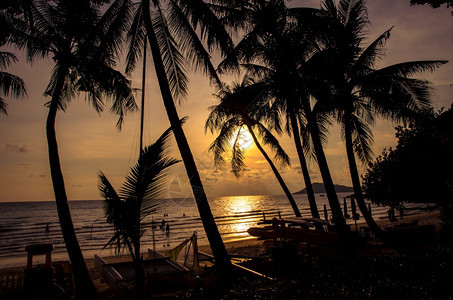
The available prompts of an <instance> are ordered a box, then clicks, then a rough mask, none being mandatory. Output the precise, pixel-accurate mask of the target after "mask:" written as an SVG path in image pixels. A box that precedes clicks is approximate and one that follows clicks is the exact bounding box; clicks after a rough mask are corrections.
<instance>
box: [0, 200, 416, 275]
mask: <svg viewBox="0 0 453 300" xmlns="http://www.w3.org/2000/svg"><path fill="white" fill-rule="evenodd" d="M348 194H350V193H339V194H338V197H339V199H340V201H341V204H342V207H343V200H342V199H343V198H344V197H346V196H347V195H348ZM294 197H295V200H296V202H297V204H298V206H299V209H300V211H301V213H302V216H303V217H311V214H310V210H309V206H308V200H307V197H306V195H303V194H298V195H294ZM316 198H317V203H318V208H319V212H320V214H321V216H323V208H324V204H326V205H327V208H328V213H329V215H330V209H329V205H328V201H327V197H326V196H325V195H323V194H317V195H316ZM347 202H348V211H349V213H350V209H351V208H350V200H349V199H347ZM209 203H210V206H211V210H212V213H213V215H214V218H215V221H216V224H217V226H218V228H219V231H220V233H221V235H222V239H223V241H224V242H228V241H233V240H242V239H249V238H253V237H251V236H250V235H249V234H248V233H247V229H248V228H250V227H252V226H256V224H257V223H258V221H259V220H260V219H262V217H263V213H265V214H266V216H268V217H270V216H276V215H278V212H280V214H281V216H282V217H285V216H294V214H293V212H292V209H291V206H290V204H289V202H288V200H287V198H286V197H285V196H230V197H213V198H210V199H209ZM415 206H416V205H415ZM406 207H408V208H409V207H411V205H410V204H409V205H406ZM70 208H71V215H72V220H73V223H74V227H75V229H76V233H77V238H78V241H79V244H80V246H81V248H82V251H83V254H84V257H85V259H87V258H92V257H93V255H94V254H95V253H96V254H100V255H103V256H109V255H113V254H114V253H115V252H114V250H113V249H110V248H105V249H104V246H105V244H106V243H107V242H108V241H109V239H110V238H111V237H112V235H113V229H112V226H111V225H110V224H108V223H106V221H105V217H104V203H103V201H102V200H84V201H70ZM413 208H414V206H413ZM371 209H372V213H373V216H374V217H375V218H376V219H379V218H385V217H387V209H388V208H386V207H379V206H375V205H371ZM420 211H421V210H420ZM413 213H417V210H411V214H413ZM162 220H164V221H165V222H168V223H169V225H170V233H169V234H166V232H165V228H161V226H160V225H161V222H162ZM148 221H154V222H156V225H157V226H156V229H155V230H152V229H151V226H150V227H149V228H148V229H147V230H146V232H145V234H144V236H143V238H142V249H143V250H144V251H146V249H147V248H152V247H153V235H154V244H155V247H156V250H158V251H159V250H165V249H171V248H173V247H176V246H177V245H178V244H179V243H180V242H182V241H184V240H185V239H186V238H188V237H190V236H191V235H192V233H193V232H196V233H197V236H198V243H199V244H201V245H203V244H207V243H208V241H207V239H206V235H205V232H204V230H203V226H202V223H201V220H200V217H199V214H198V210H197V207H196V204H195V201H194V200H193V199H187V198H184V199H178V198H176V199H166V200H163V201H162V204H161V205H160V210H159V211H158V212H156V213H155V214H153V215H150V216H149V217H148ZM353 222H354V221H352V220H351V219H349V220H348V223H353ZM363 222H364V220H363V218H360V220H359V221H358V223H363ZM47 224H48V228H49V230H48V232H47V231H46V227H47ZM153 233H154V234H153ZM38 243H52V244H53V245H54V247H55V250H54V251H53V252H52V259H53V260H64V259H68V258H67V254H66V248H65V244H64V241H63V237H62V235H61V231H60V224H59V222H58V216H57V211H56V205H55V203H54V202H53V201H52V202H50V201H49V202H15V203H13V202H8V203H0V268H5V267H17V266H25V264H26V257H27V254H26V252H25V247H26V246H27V245H30V244H38ZM38 262H39V261H38Z"/></svg>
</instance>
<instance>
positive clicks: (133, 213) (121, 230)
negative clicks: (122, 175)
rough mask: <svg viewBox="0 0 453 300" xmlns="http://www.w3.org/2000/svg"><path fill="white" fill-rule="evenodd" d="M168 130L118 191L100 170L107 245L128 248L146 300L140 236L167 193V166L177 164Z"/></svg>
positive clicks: (147, 150) (144, 152)
mask: <svg viewBox="0 0 453 300" xmlns="http://www.w3.org/2000/svg"><path fill="white" fill-rule="evenodd" d="M170 134H171V130H170V129H168V130H166V131H165V132H164V133H163V134H162V135H161V136H160V137H159V139H158V140H157V141H156V142H155V143H154V144H152V145H150V146H147V147H145V148H144V149H143V150H142V151H141V152H140V156H139V158H138V161H137V163H136V164H135V166H133V167H132V168H131V171H130V173H129V175H128V176H127V177H126V182H125V183H124V184H123V186H122V188H121V190H120V191H119V193H117V192H116V191H115V189H114V188H113V186H112V185H111V183H110V182H109V180H108V179H107V177H106V176H105V175H104V174H103V173H102V172H99V190H100V191H101V194H102V196H103V197H104V199H105V216H106V219H107V222H108V223H110V224H112V225H113V231H114V234H113V236H112V238H111V239H110V241H109V242H108V244H107V245H109V246H112V247H115V249H116V250H117V251H118V252H120V251H122V250H123V249H126V250H127V251H128V252H129V254H130V255H131V257H132V260H133V262H134V268H135V275H136V277H135V283H136V289H135V290H136V295H137V298H139V299H144V269H143V264H142V252H141V249H140V239H141V237H142V236H143V234H144V233H145V227H146V225H147V222H146V217H147V216H149V215H150V214H152V213H155V212H156V211H157V210H158V209H159V204H160V202H161V201H162V199H163V196H164V187H165V182H166V178H167V177H166V174H167V169H168V168H169V167H170V166H172V165H174V164H175V163H177V162H178V161H177V160H176V159H173V158H171V157H169V156H168V150H167V147H166V143H167V141H168V139H169V137H170Z"/></svg>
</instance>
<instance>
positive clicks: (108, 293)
mask: <svg viewBox="0 0 453 300" xmlns="http://www.w3.org/2000/svg"><path fill="white" fill-rule="evenodd" d="M415 220H416V221H417V222H418V225H434V226H435V227H436V230H439V229H440V227H441V220H440V214H439V211H438V210H434V211H431V212H425V213H419V214H416V215H409V216H404V217H403V219H399V218H398V220H397V222H396V223H393V224H392V223H391V222H390V221H389V220H388V219H380V220H377V223H378V224H379V225H380V226H381V227H382V228H385V227H392V226H394V225H395V224H405V223H412V222H414V221H415ZM361 226H363V224H361ZM351 228H352V229H353V230H354V229H355V226H351ZM272 244H273V242H272V240H258V239H256V238H253V237H251V238H247V239H241V240H237V241H228V242H226V243H225V247H226V249H227V252H228V253H229V254H230V255H232V256H239V257H258V258H259V257H261V258H265V257H267V258H269V257H270V247H271V246H272ZM143 251H146V249H143ZM199 251H201V252H205V253H212V252H211V249H210V247H209V246H208V245H200V246H199ZM394 252H395V251H394V249H393V250H392V249H381V250H380V251H378V252H376V251H374V252H373V253H372V254H371V255H373V256H376V255H388V254H389V253H394ZM367 256H369V255H367ZM103 258H104V259H105V260H106V261H107V262H109V263H110V262H121V261H129V260H130V256H129V255H126V254H124V255H110V256H103ZM85 260H86V263H87V267H88V269H89V272H90V276H91V278H92V279H93V282H94V284H95V286H96V288H97V290H98V292H99V293H100V295H101V297H102V299H113V298H115V297H116V296H117V294H116V293H115V292H114V291H113V290H111V289H110V288H109V286H108V285H107V283H106V282H105V281H104V280H102V279H101V276H100V274H99V272H98V270H97V269H96V267H95V263H94V259H93V257H85ZM55 262H56V261H55ZM21 270H23V267H16V268H8V269H3V270H0V273H1V274H5V273H7V272H10V271H21ZM241 288H242V287H240V289H241ZM195 298H196V297H195Z"/></svg>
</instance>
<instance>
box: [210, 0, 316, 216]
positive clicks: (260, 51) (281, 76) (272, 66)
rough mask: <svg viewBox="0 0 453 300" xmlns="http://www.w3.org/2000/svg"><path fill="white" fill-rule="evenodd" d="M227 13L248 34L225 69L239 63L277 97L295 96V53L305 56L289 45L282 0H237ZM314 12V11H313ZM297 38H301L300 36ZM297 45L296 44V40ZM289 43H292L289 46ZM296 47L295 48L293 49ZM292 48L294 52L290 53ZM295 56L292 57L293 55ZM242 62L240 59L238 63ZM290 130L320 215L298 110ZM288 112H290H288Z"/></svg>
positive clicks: (313, 205)
mask: <svg viewBox="0 0 453 300" xmlns="http://www.w3.org/2000/svg"><path fill="white" fill-rule="evenodd" d="M230 6H232V7H229V9H228V10H226V11H224V13H225V14H226V15H227V16H228V18H227V19H228V20H229V22H230V23H233V24H237V26H239V25H241V26H242V27H243V28H244V29H245V30H246V34H245V36H244V37H243V38H242V39H241V40H240V41H239V42H238V44H237V46H236V47H235V51H234V52H232V53H231V54H230V55H228V56H227V57H226V58H225V59H224V60H223V61H222V62H221V64H220V65H219V67H218V69H219V71H221V72H226V71H231V70H237V69H238V67H239V62H241V63H242V64H241V66H242V67H244V68H245V69H246V70H247V71H248V72H249V73H250V74H252V75H253V76H257V77H259V78H261V79H263V80H266V81H268V84H269V86H271V85H272V89H273V96H274V97H275V98H277V99H280V100H282V99H288V100H289V99H291V101H292V100H293V99H294V98H295V94H294V91H295V87H294V85H292V83H294V79H293V76H294V74H292V70H294V65H295V64H296V62H295V60H294V59H295V57H294V55H295V54H296V53H297V55H303V53H302V52H299V51H301V50H302V49H300V48H299V49H297V50H296V49H295V48H294V47H293V45H289V44H287V43H286V42H289V39H287V40H284V38H283V36H284V35H286V36H287V37H288V36H289V34H288V32H289V31H291V30H292V28H293V25H294V24H293V23H292V22H293V21H294V19H293V16H292V13H291V9H288V8H287V7H286V5H285V3H284V1H281V0H270V1H234V2H233V3H232V4H230ZM310 11H311V10H310ZM293 38H297V39H299V41H300V42H302V40H303V38H302V40H300V39H301V38H300V37H295V36H293ZM293 44H294V43H293ZM288 46H291V47H290V48H288ZM293 50H294V51H293ZM290 51H293V52H292V53H290ZM291 55H292V56H291ZM238 61H239V62H238ZM289 111H290V110H288V111H287V112H288V115H286V116H285V117H288V118H287V119H288V121H289V122H288V124H289V126H287V131H288V133H292V135H293V139H294V143H295V146H296V150H297V153H298V157H299V163H300V166H301V170H302V174H303V177H304V182H305V187H306V189H307V196H308V200H309V205H310V210H311V213H312V216H313V217H316V218H319V212H318V208H317V205H316V200H315V196H314V193H313V188H312V184H311V179H310V175H309V171H308V165H307V162H306V158H305V153H304V150H303V146H302V143H301V140H300V139H301V135H300V131H299V127H298V122H297V120H298V117H297V112H298V111H296V109H294V110H293V112H294V113H293V114H291V115H290V114H289ZM285 114H286V113H285Z"/></svg>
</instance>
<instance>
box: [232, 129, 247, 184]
mask: <svg viewBox="0 0 453 300" xmlns="http://www.w3.org/2000/svg"><path fill="white" fill-rule="evenodd" d="M242 129H243V128H242V127H240V128H239V130H238V131H237V134H236V138H235V139H234V142H233V145H232V146H231V149H232V152H231V169H232V171H233V174H234V175H235V176H236V177H239V176H240V175H241V172H242V171H244V169H245V163H244V159H245V156H244V148H243V147H242V145H241V143H240V142H239V141H240V140H241V138H242V133H241V130H242Z"/></svg>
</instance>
